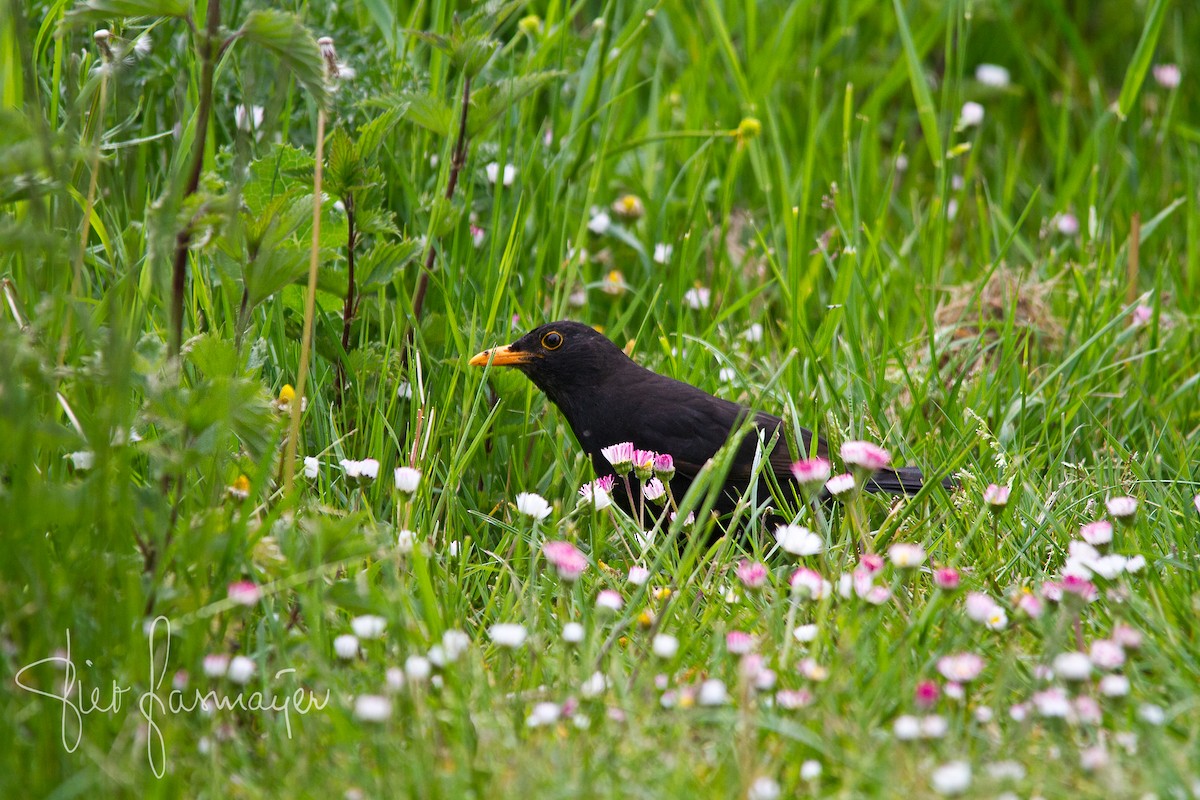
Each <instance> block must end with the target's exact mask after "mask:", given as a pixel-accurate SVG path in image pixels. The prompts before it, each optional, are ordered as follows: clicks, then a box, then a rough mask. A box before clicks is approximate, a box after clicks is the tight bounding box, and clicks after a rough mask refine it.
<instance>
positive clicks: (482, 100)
mask: <svg viewBox="0 0 1200 800" xmlns="http://www.w3.org/2000/svg"><path fill="white" fill-rule="evenodd" d="M565 74H566V73H565V72H562V71H561V70H546V71H544V72H533V73H530V74H529V75H522V76H520V77H518V78H513V79H512V80H507V81H503V82H502V83H498V84H494V85H491V86H484V87H482V88H480V89H479V90H478V91H476V92H473V93H472V96H471V101H472V102H471V109H470V111H469V112H468V113H467V132H468V133H469V134H470V135H471V136H476V135H477V134H479V133H481V132H483V131H484V130H486V129H487V127H488V126H489V125H491V124H492V123H493V122H495V121H496V120H497V119H499V118H500V115H502V114H503V113H504V112H505V111H507V110H508V109H510V108H511V107H512V106H514V105H515V104H516V103H518V102H520V101H521V100H523V99H525V98H526V97H528V96H529V95H531V94H533V93H534V92H536V91H537V90H539V89H541V88H542V87H544V86H547V85H549V84H551V83H553V82H554V81H556V80H558V79H560V78H562V77H563V75H565Z"/></svg>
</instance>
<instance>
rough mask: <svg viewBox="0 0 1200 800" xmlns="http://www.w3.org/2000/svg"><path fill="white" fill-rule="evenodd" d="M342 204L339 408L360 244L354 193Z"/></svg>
mask: <svg viewBox="0 0 1200 800" xmlns="http://www.w3.org/2000/svg"><path fill="white" fill-rule="evenodd" d="M342 204H343V205H345V206H346V272H347V277H348V281H347V284H346V303H345V305H343V306H342V357H341V358H339V359H338V362H337V369H336V379H337V393H336V394H335V395H334V403H335V404H336V405H337V407H338V408H341V407H342V400H343V399H344V398H343V394H344V392H345V390H346V355H347V353H349V352H350V328H351V325H352V324H353V322H354V314H355V303H356V298H355V295H354V288H355V283H354V280H355V278H354V248H355V246H356V245H357V244H358V232H357V231H356V230H355V227H354V193H353V192H349V193H347V194H346V196H345V197H343V198H342Z"/></svg>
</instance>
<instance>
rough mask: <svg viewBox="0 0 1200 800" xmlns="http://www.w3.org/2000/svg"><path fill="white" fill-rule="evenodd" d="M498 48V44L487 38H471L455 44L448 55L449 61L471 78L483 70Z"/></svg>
mask: <svg viewBox="0 0 1200 800" xmlns="http://www.w3.org/2000/svg"><path fill="white" fill-rule="evenodd" d="M499 46H500V43H499V42H497V41H496V40H495V39H492V38H490V37H488V36H471V37H468V38H466V39H463V40H462V41H459V42H455V45H454V50H453V52H451V53H450V60H451V61H452V62H453V63H454V66H456V67H458V68H459V69H460V70H462V71H463V72H464V73H465V74H466V75H467V76H469V77H472V78H473V77H475V76H476V75H478V74H479V73H480V72H481V71H482V70H483V67H484V65H486V64H487V62H488V59H490V58H491V57H492V54H493V53H495V52H496V48H497V47H499Z"/></svg>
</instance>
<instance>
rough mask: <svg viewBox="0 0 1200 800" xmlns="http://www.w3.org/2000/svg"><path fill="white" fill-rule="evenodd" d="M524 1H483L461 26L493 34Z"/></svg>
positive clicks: (469, 29)
mask: <svg viewBox="0 0 1200 800" xmlns="http://www.w3.org/2000/svg"><path fill="white" fill-rule="evenodd" d="M525 2H526V0H498V2H492V3H484V4H482V5H481V6H479V7H478V9H476V11H475V13H474V14H471V15H470V16H469V17H467V19H466V21H465V22H464V23H463V26H462V27H463V29H464V30H467V31H471V32H478V31H485V32H486V33H487V34H488V35H489V36H494V35H495V34H496V31H498V30H500V28H501V26H503V25H504V23H505V22H507V21H508V18H509V17H510V16H512V15H513V14H515V13H516V12H517V11H518V10H520V8H521V7H522V6H524V5H525Z"/></svg>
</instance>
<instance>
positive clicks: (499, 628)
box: [488, 622, 526, 650]
mask: <svg viewBox="0 0 1200 800" xmlns="http://www.w3.org/2000/svg"><path fill="white" fill-rule="evenodd" d="M525 635H526V634H525V626H524V625H521V624H519V623H515V622H498V623H496V624H495V625H493V626H492V627H490V628H488V637H489V638H490V639H491V640H492V642H494V643H495V644H496V645H498V646H500V647H506V648H508V649H510V650H515V649H517V648H518V647H520V646H521V645H523V644H524V643H525Z"/></svg>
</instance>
